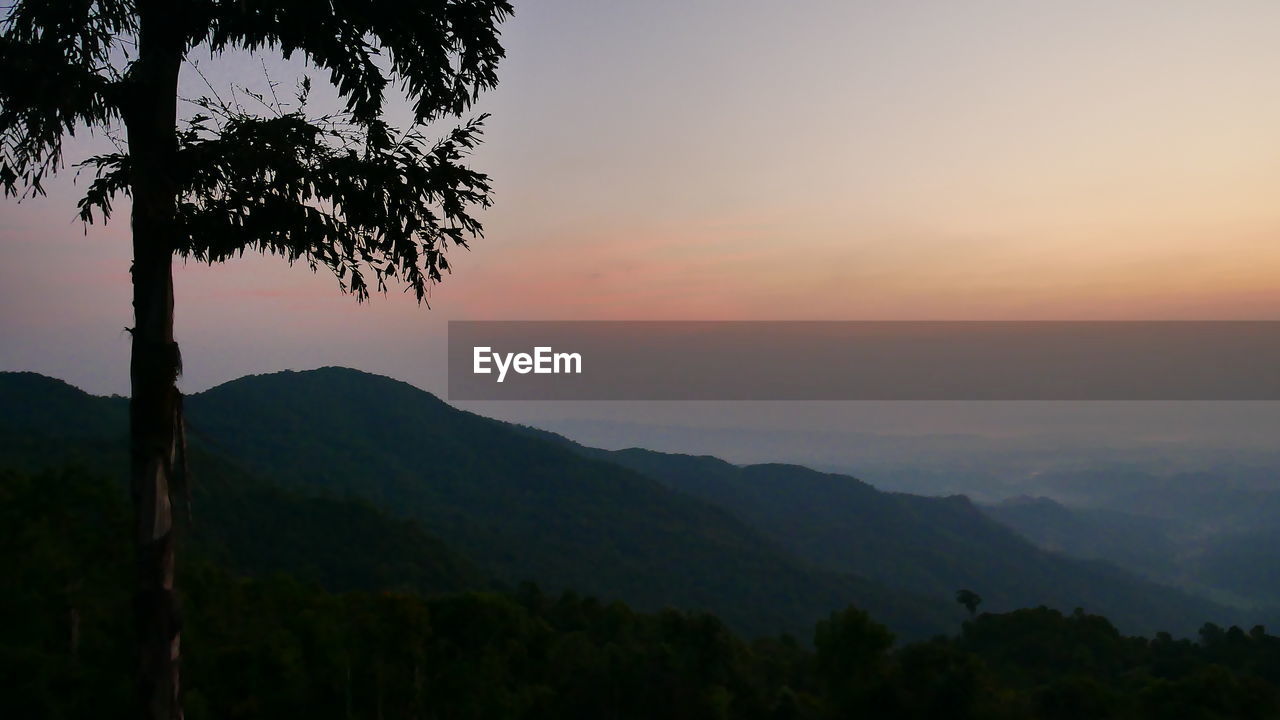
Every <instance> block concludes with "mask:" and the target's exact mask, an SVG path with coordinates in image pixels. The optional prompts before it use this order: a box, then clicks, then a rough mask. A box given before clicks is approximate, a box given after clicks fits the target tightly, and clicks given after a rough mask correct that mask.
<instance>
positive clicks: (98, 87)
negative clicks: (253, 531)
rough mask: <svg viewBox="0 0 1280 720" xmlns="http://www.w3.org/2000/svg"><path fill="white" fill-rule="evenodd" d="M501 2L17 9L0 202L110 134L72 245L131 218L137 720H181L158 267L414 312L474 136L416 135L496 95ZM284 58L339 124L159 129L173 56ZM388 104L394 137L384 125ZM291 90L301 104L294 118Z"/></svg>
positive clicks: (473, 231) (179, 456)
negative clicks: (344, 294) (308, 287)
mask: <svg viewBox="0 0 1280 720" xmlns="http://www.w3.org/2000/svg"><path fill="white" fill-rule="evenodd" d="M510 12H511V6H510V4H509V3H507V2H506V1H505V0H420V1H419V2H400V1H399V0H355V1H352V2H316V1H315V0H277V1H276V2H265V1H264V0H19V1H18V2H16V3H14V4H13V5H12V6H11V7H10V8H9V10H8V15H7V17H6V18H5V19H4V21H3V27H2V30H0V68H2V69H3V72H0V142H2V144H3V148H2V150H0V182H2V183H3V185H4V190H5V194H6V196H23V195H27V194H37V195H38V194H43V193H44V187H43V181H44V180H45V179H47V178H48V177H49V176H50V175H52V174H53V173H55V172H57V171H58V170H60V169H62V168H63V167H64V166H65V164H64V160H63V152H62V151H63V139H64V137H66V136H69V135H73V134H74V133H75V132H76V131H77V130H82V129H84V128H86V127H87V128H89V129H98V130H105V131H107V132H108V133H110V132H113V131H114V130H117V129H123V131H124V138H125V139H124V142H123V145H122V147H121V149H120V152H116V153H112V154H106V155H100V156H96V157H93V158H90V159H88V160H87V161H85V162H84V163H83V165H85V166H87V167H89V168H91V169H93V170H94V171H95V172H96V178H95V180H94V182H93V183H92V185H91V186H90V187H89V189H88V192H87V194H86V196H85V197H84V198H83V199H82V200H81V201H80V203H79V210H80V216H81V218H82V219H83V220H84V221H85V222H86V223H91V222H93V220H94V216H95V214H97V215H98V216H100V217H101V218H102V219H104V220H105V219H106V218H107V217H108V216H110V214H111V211H112V200H113V198H114V197H115V196H116V195H117V194H119V193H124V194H125V195H127V196H129V197H130V198H131V199H132V203H133V205H132V228H133V266H132V268H131V272H132V277H133V308H134V324H133V327H132V328H130V331H131V333H132V359H131V363H130V381H131V388H132V393H131V400H130V438H131V439H130V457H131V492H132V497H133V504H134V510H135V516H136V526H135V539H136V547H137V568H138V588H137V596H136V601H135V608H136V612H137V628H138V635H139V639H140V645H141V650H140V663H141V665H140V669H139V695H140V699H141V702H142V703H143V704H144V706H145V716H147V717H151V718H166V719H167V718H174V717H181V715H182V710H181V705H180V702H179V682H178V666H179V663H178V659H179V639H180V621H179V619H178V617H177V612H176V608H175V605H174V596H173V567H174V558H173V552H174V550H173V533H172V530H173V512H172V505H173V499H174V498H175V497H176V495H175V493H176V492H177V491H178V490H179V489H180V488H178V487H177V486H178V485H180V484H181V483H182V482H184V478H183V477H182V471H183V466H184V460H183V450H184V444H185V443H184V441H183V425H182V401H181V396H180V395H179V393H178V391H177V389H176V387H175V380H176V378H177V376H178V374H179V373H180V372H181V360H180V355H179V352H178V345H177V343H176V342H174V336H173V281H172V272H171V265H172V260H173V256H174V254H175V253H177V254H178V255H180V256H182V257H184V258H195V259H197V260H200V261H205V262H209V263H213V262H218V261H222V260H225V259H227V258H229V257H232V256H234V255H237V254H242V253H243V252H244V251H245V250H254V251H258V252H262V253H268V254H275V255H280V256H283V257H284V258H286V259H288V260H289V261H290V262H293V261H297V260H303V261H305V262H307V263H308V264H309V265H310V266H311V267H312V269H316V268H317V267H319V266H320V265H324V266H326V267H328V268H330V269H331V270H333V272H334V273H335V274H336V275H337V277H338V280H339V283H340V285H341V287H342V288H343V290H346V291H349V292H352V293H353V294H355V295H356V297H357V298H359V299H364V298H365V297H367V295H368V281H367V280H366V274H370V273H371V274H372V276H373V278H374V279H376V283H377V286H378V287H379V288H384V287H385V284H384V283H385V280H386V279H387V278H388V277H394V278H400V279H402V280H403V281H404V282H405V283H406V284H407V285H408V286H409V287H410V288H412V289H413V291H414V293H415V295H416V296H417V298H418V300H419V301H422V300H423V299H424V297H425V295H426V292H427V289H428V287H429V285H430V284H431V283H433V282H435V281H437V280H439V279H440V277H441V273H442V272H447V271H448V269H449V266H448V263H447V262H446V260H445V257H444V255H443V251H444V250H445V248H446V247H447V245H448V244H449V243H455V244H459V245H465V243H466V241H467V238H468V237H472V236H477V235H479V234H480V231H481V226H480V223H479V222H478V221H477V220H476V219H475V218H474V217H473V216H472V215H471V214H470V213H471V212H472V209H473V208H474V207H477V206H480V207H483V206H486V205H487V204H488V202H489V185H488V178H487V177H486V176H485V175H483V174H481V173H478V172H474V171H472V170H470V169H468V168H466V167H465V166H463V165H462V164H461V162H460V161H461V158H462V156H463V155H464V154H465V153H466V152H467V151H468V150H469V149H470V148H471V147H472V146H473V145H474V144H475V143H476V142H478V138H479V135H480V132H481V127H480V123H481V122H482V120H483V116H482V117H480V118H477V119H475V120H472V121H470V122H467V123H465V124H463V125H461V126H460V127H458V128H456V129H454V130H453V131H452V132H451V133H449V134H448V135H447V136H446V137H445V138H444V139H443V140H442V141H440V142H438V143H432V142H430V141H429V140H428V139H427V138H426V137H425V136H424V135H423V133H422V131H421V128H422V126H423V125H425V124H426V123H429V122H432V121H436V120H440V119H443V118H446V117H457V116H460V115H461V114H462V113H463V112H465V111H466V110H467V109H468V108H469V107H470V106H471V104H472V103H473V102H474V100H475V99H476V97H477V96H478V94H479V93H480V92H481V91H482V90H485V89H488V88H490V87H492V86H493V85H495V84H496V82H497V76H496V68H497V64H498V61H499V59H500V58H501V57H502V56H503V52H502V48H501V46H500V45H499V42H498V36H499V33H498V25H499V24H500V23H501V22H502V21H503V20H504V19H505V18H506V17H507V16H508V15H509V14H510ZM196 50H199V51H200V52H208V53H211V54H213V55H218V54H221V53H224V52H227V51H234V50H241V51H251V52H263V51H271V52H275V53H279V54H281V55H283V56H284V57H286V58H288V57H291V56H293V55H295V54H300V55H301V56H303V57H304V58H305V59H306V60H308V61H309V62H310V63H311V64H312V65H314V66H316V67H318V68H323V70H325V71H326V72H327V73H328V77H329V80H330V81H331V82H332V84H333V85H334V87H335V88H336V90H337V93H338V96H339V97H340V98H341V99H342V100H343V101H344V102H345V111H344V112H341V113H339V114H337V115H330V116H326V117H321V118H314V119H313V118H309V117H308V116H307V115H305V111H304V109H303V107H302V103H301V102H300V103H299V105H298V106H297V107H294V108H292V109H288V108H286V107H285V106H283V105H282V104H280V103H278V102H275V103H267V102H264V103H263V104H264V106H267V107H268V108H269V109H270V110H271V111H270V112H264V113H263V114H262V115H261V116H259V115H254V114H250V113H248V112H245V111H243V109H242V108H240V107H239V106H238V105H237V104H235V103H231V104H227V103H223V102H221V101H220V100H218V99H217V94H216V93H215V94H214V95H215V97H214V98H213V99H207V98H206V99H203V100H198V101H197V105H199V106H200V108H201V112H200V113H198V114H196V115H195V116H193V117H191V118H190V119H188V120H185V121H183V122H181V123H180V122H179V115H178V112H177V107H178V100H179V97H178V76H179V71H180V69H181V68H182V66H183V63H184V62H185V61H186V58H187V56H188V54H189V53H191V52H193V51H196ZM389 86H394V87H398V88H399V89H401V90H402V91H403V92H404V93H405V95H407V97H408V99H409V101H410V103H411V106H412V109H413V123H414V124H413V127H411V128H409V130H408V131H406V132H400V131H397V130H396V129H394V128H392V127H391V126H389V125H388V124H387V122H386V121H385V120H384V119H383V115H384V112H383V111H384V94H385V91H386V89H387V88H388V87H389ZM307 88H308V85H307V84H306V83H304V84H303V88H302V93H301V95H303V96H305V93H306V90H307Z"/></svg>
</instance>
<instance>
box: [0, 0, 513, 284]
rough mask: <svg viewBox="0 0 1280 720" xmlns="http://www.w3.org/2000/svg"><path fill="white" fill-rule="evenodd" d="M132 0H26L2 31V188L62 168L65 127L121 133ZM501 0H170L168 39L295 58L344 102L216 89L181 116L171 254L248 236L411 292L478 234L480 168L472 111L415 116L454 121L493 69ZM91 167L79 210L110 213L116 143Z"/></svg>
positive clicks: (118, 157) (485, 182) (258, 244)
mask: <svg viewBox="0 0 1280 720" xmlns="http://www.w3.org/2000/svg"><path fill="white" fill-rule="evenodd" d="M145 4H146V3H145V2H138V3H135V2H131V1H128V0H115V1H112V0H95V1H92V2H69V1H65V0H64V1H63V2H55V1H52V0H44V1H39V0H21V1H20V2H18V3H16V4H15V5H14V6H13V8H12V10H11V11H10V13H9V16H8V17H7V18H6V19H5V21H4V25H3V32H0V66H3V67H4V68H5V72H4V73H2V74H0V140H2V143H3V150H2V153H0V183H3V186H4V191H5V194H6V195H21V194H28V193H34V194H42V193H44V192H45V187H44V183H45V181H46V180H47V178H48V177H49V176H50V175H51V174H53V173H55V172H57V171H58V170H60V169H61V168H63V167H64V165H65V162H64V159H63V144H64V139H65V138H66V137H69V136H73V135H75V134H76V133H77V132H84V131H85V130H97V131H104V132H107V133H108V134H110V133H113V132H116V131H118V130H119V128H120V127H121V126H122V124H126V123H125V122H124V121H125V120H126V119H127V117H128V115H129V113H130V112H131V109H132V108H133V106H134V101H135V99H136V98H135V93H136V92H137V91H138V90H137V87H136V86H137V83H138V77H139V75H140V70H139V68H138V64H137V63H136V62H135V59H136V56H137V54H138V53H137V47H138V42H139V20H138V17H139V13H138V10H139V6H140V5H145ZM510 13H511V6H510V4H509V3H507V2H505V0H435V1H432V2H415V3H402V2H396V1H394V0H365V1H363V2H320V3H316V2H311V1H309V0H294V1H293V2H283V3H281V2H264V1H261V0H260V1H257V2H252V1H248V0H223V1H214V0H205V1H204V2H188V3H183V4H182V6H181V11H180V12H178V13H177V14H176V16H175V17H173V18H172V25H173V29H174V32H176V33H177V37H175V38H174V39H173V43H174V47H175V52H177V53H179V54H180V55H181V56H182V57H186V56H187V55H188V54H189V53H191V52H193V51H196V50H207V51H208V52H209V53H211V54H213V55H217V54H221V53H223V52H225V51H230V50H234V51H249V52H261V51H271V52H274V53H279V54H281V55H283V56H284V57H285V58H290V57H292V56H294V55H295V54H296V55H301V56H302V57H303V58H304V59H305V60H306V61H307V62H308V63H309V64H310V65H311V66H313V67H316V68H318V69H320V70H322V71H325V72H327V73H328V80H329V81H330V82H331V83H332V84H333V86H334V88H335V89H336V90H337V93H338V96H339V98H340V100H341V102H342V104H343V107H342V109H341V110H340V111H338V112H336V113H331V114H326V115H320V116H316V117H312V116H310V115H308V114H307V104H306V102H305V100H306V96H307V92H308V90H309V80H304V82H303V83H302V84H301V87H300V92H299V94H298V97H297V102H296V103H292V104H284V103H281V102H280V101H278V100H276V99H275V97H274V85H273V86H272V98H270V100H268V99H266V98H262V97H261V96H259V99H260V100H262V101H263V102H261V103H260V108H258V110H260V111H255V109H254V107H253V106H249V105H246V104H241V103H238V102H231V101H223V100H222V99H221V98H220V97H219V96H218V94H217V93H216V92H215V93H214V94H213V95H212V97H202V98H195V99H193V100H192V103H193V104H194V109H195V112H194V114H193V115H191V116H190V117H189V118H188V119H187V120H186V121H185V123H184V126H183V127H182V128H180V129H178V130H177V140H178V143H177V150H176V155H175V156H174V158H173V162H172V163H171V165H172V167H171V168H170V169H171V173H172V177H171V178H169V179H170V180H171V181H172V182H173V183H174V184H175V186H176V188H177V192H178V209H177V218H176V227H175V228H173V237H172V239H171V242H172V250H173V251H174V252H176V253H179V254H181V255H182V256H184V257H190V258H194V259H196V260H199V261H203V262H209V263H213V262H219V261H222V260H225V259H227V258H229V257H232V256H235V255H238V254H242V253H244V252H245V251H246V250H248V251H257V252H262V253H266V254H273V255H278V256H281V257H284V258H286V259H288V260H289V261H291V262H292V261H302V262H306V263H308V264H309V265H310V266H311V267H312V268H313V269H315V268H318V267H320V266H324V267H326V268H328V269H330V270H332V271H333V272H334V274H335V275H337V277H338V279H339V282H340V284H341V287H342V288H343V289H344V290H346V291H350V292H352V293H353V294H355V295H356V297H357V298H359V299H364V298H366V297H368V294H369V287H370V281H371V280H372V282H373V284H374V286H376V287H377V288H379V289H385V287H386V285H385V282H386V280H387V279H388V278H396V279H398V280H400V281H402V282H404V283H405V285H406V288H407V289H409V290H412V291H413V293H414V294H415V296H416V297H417V298H418V299H419V300H420V301H422V300H424V299H425V298H426V295H427V292H428V289H429V287H430V285H431V284H432V283H434V282H437V281H439V280H440V279H441V278H442V276H443V273H446V272H448V271H449V263H448V261H447V260H446V258H445V255H444V252H445V250H446V249H447V248H448V247H449V246H450V245H458V246H466V244H467V242H468V240H469V239H472V238H474V237H477V236H479V235H480V234H481V232H482V227H481V224H480V222H479V221H478V220H477V219H476V217H475V216H474V214H473V213H474V211H475V209H477V208H484V207H487V206H488V204H489V202H490V193H491V187H490V184H489V179H488V177H487V176H486V175H485V174H483V173H480V172H477V171H474V170H472V169H470V168H468V167H467V166H466V165H465V164H464V159H465V156H466V155H467V154H468V153H469V151H471V150H472V149H473V148H474V147H475V145H476V143H477V142H479V139H480V136H481V132H482V125H483V121H484V116H483V115H481V116H479V117H476V118H472V119H470V120H467V121H465V122H463V123H462V124H460V125H458V126H457V127H455V128H454V129H452V130H451V131H448V132H447V133H446V134H445V135H444V137H443V138H441V139H438V140H434V141H433V140H431V139H430V138H429V137H428V135H427V128H428V125H427V124H428V123H433V122H435V121H438V120H443V119H446V118H450V117H461V116H462V115H463V114H464V113H465V112H467V110H468V109H469V108H470V107H471V106H472V104H473V103H474V101H475V100H476V99H477V98H478V96H479V94H480V93H481V92H482V91H484V90H486V89H488V88H491V87H493V86H494V85H495V84H496V82H497V76H496V68H497V64H498V61H499V60H500V59H501V58H502V56H503V51H502V48H501V46H500V45H499V43H498V30H497V27H498V25H499V24H500V22H501V21H502V20H503V19H505V18H506V17H507V16H508V15H509V14H510ZM389 94H403V95H404V96H405V97H406V98H407V100H408V102H409V104H410V107H411V109H412V124H411V125H410V127H408V128H406V129H404V130H398V129H396V128H394V127H392V126H390V125H389V124H388V123H387V122H386V120H385V119H384V111H385V109H386V105H387V102H388V96H389ZM77 165H79V166H82V167H85V168H88V169H89V170H91V171H93V173H94V174H95V179H94V181H93V182H92V184H91V185H90V186H89V189H88V192H87V193H86V195H85V196H84V197H83V198H82V199H81V201H80V203H79V210H80V217H81V218H82V219H83V220H84V221H85V222H86V223H89V222H93V221H94V220H95V218H96V219H106V218H108V217H109V216H110V215H111V213H112V210H113V203H112V201H113V199H114V198H115V197H117V196H118V195H120V194H122V193H123V194H128V193H129V191H130V185H131V181H132V178H133V175H132V173H131V170H132V168H131V162H130V155H129V153H128V152H126V151H123V150H122V151H121V152H116V153H108V154H104V155H98V156H95V157H91V158H87V159H84V160H82V161H80V162H78V163H77Z"/></svg>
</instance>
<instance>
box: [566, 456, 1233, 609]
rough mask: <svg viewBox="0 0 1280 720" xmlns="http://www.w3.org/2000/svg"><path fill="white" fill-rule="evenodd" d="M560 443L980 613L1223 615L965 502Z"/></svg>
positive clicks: (823, 559)
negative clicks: (967, 597) (962, 597)
mask: <svg viewBox="0 0 1280 720" xmlns="http://www.w3.org/2000/svg"><path fill="white" fill-rule="evenodd" d="M561 441H562V442H564V443H565V444H566V445H567V446H569V447H574V449H576V451H577V452H579V453H582V454H584V455H586V456H589V457H593V458H598V459H607V460H609V461H611V462H615V463H617V464H619V465H623V466H625V467H629V468H631V469H633V470H636V471H637V472H640V473H643V474H645V475H647V476H649V477H652V478H654V479H656V480H659V481H661V482H663V483H664V484H666V485H667V486H668V487H670V488H672V489H675V490H679V491H681V492H686V493H689V494H691V495H693V496H695V497H699V498H702V499H704V500H707V501H708V502H712V503H715V504H717V505H719V506H721V507H724V508H725V509H727V510H729V511H730V512H732V513H734V515H735V516H737V517H739V518H740V519H742V520H744V521H745V522H747V523H749V524H751V525H752V526H753V527H756V528H759V529H760V530H761V531H763V532H764V533H765V534H766V535H767V536H768V537H769V538H770V539H772V540H773V541H775V542H777V543H778V544H779V545H781V546H782V547H784V548H785V549H787V550H789V551H791V552H792V553H794V554H796V555H797V556H799V557H801V558H803V559H805V560H807V561H809V562H811V563H813V564H814V565H816V566H818V567H821V568H824V569H826V570H829V571H832V572H848V571H851V569H853V568H857V572H858V573H859V574H861V575H863V576H865V577H867V578H868V579H871V580H873V581H876V582H880V583H882V584H885V585H889V586H892V587H897V588H902V589H904V590H907V591H910V592H913V593H916V594H920V595H926V596H931V597H936V598H938V599H939V602H942V601H943V600H945V599H946V598H949V597H950V596H951V595H952V594H953V593H954V592H955V590H956V589H958V588H969V589H972V590H974V591H976V592H978V594H979V595H981V596H982V597H983V599H984V603H983V605H982V607H983V609H989V610H992V611H1005V610H1010V609H1014V608H1018V607H1027V606H1035V605H1041V604H1044V605H1049V606H1053V607H1057V608H1060V609H1064V610H1070V609H1072V608H1075V607H1082V608H1085V609H1086V610H1088V611H1089V612H1100V613H1103V614H1106V615H1107V616H1108V617H1110V618H1111V619H1112V620H1113V621H1114V622H1115V623H1116V624H1117V625H1118V626H1120V627H1124V628H1126V629H1128V630H1130V631H1135V632H1144V633H1150V632H1154V631H1157V630H1171V631H1174V632H1181V633H1190V632H1193V631H1194V630H1195V628H1197V627H1198V626H1199V624H1200V623H1201V622H1203V621H1204V619H1205V618H1211V617H1222V616H1224V615H1228V614H1230V613H1229V611H1227V610H1225V609H1224V608H1222V607H1221V606H1218V605H1216V604H1214V603H1212V602H1209V601H1206V600H1202V599H1200V598H1197V597H1194V596H1192V595H1189V594H1187V593H1185V592H1182V591H1179V590H1176V589H1174V588H1171V587H1168V586H1164V585H1160V584H1157V583H1154V582H1151V581H1148V580H1144V579H1141V578H1139V577H1136V576H1135V575H1133V574H1131V573H1129V572H1126V571H1124V570H1122V569H1120V568H1118V567H1115V566H1113V565H1110V564H1107V563H1103V562H1099V561H1090V560H1082V559H1077V558H1072V557H1067V556H1064V555H1060V554H1057V553H1053V552H1049V551H1046V550H1043V549H1041V548H1039V547H1037V546H1036V545H1035V544H1033V543H1032V542H1029V541H1028V540H1027V539H1026V538H1024V537H1023V536H1021V535H1019V534H1017V533H1015V532H1014V531H1013V530H1011V529H1009V528H1008V527H1005V526H1004V525H1002V524H1000V523H998V522H996V521H994V520H992V519H991V518H989V517H988V516H987V515H986V514H985V513H984V512H983V511H982V510H980V509H979V508H978V507H977V506H975V505H974V504H973V503H972V502H970V501H969V500H968V498H966V497H964V496H951V497H923V496H918V495H909V494H903V493H886V492H881V491H879V490H877V489H876V488H874V487H872V486H870V485H868V484H866V483H864V482H861V481H859V480H857V479H856V478H853V477H849V476H847V475H838V474H832V473H822V472H818V471H815V470H811V469H809V468H805V467H800V466H796V465H777V464H770V465H749V466H745V467H739V466H736V465H732V464H730V463H727V462H725V461H723V460H719V459H717V458H714V457H707V456H702V457H696V456H689V455H676V454H668V453H658V452H653V451H650V450H641V449H629V450H621V451H605V450H596V449H591V448H584V447H581V446H574V445H573V444H572V443H569V442H568V441H565V440H563V439H561Z"/></svg>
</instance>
